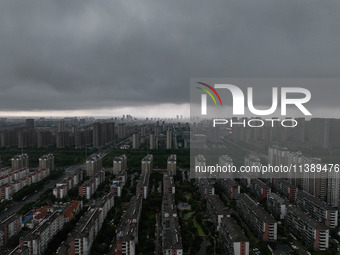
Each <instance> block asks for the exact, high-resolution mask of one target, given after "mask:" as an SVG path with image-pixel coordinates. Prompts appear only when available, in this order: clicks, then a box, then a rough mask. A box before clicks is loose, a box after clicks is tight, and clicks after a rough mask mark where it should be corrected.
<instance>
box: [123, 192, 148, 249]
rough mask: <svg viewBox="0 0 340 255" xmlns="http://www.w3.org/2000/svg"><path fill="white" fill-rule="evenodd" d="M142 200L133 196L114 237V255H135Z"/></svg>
mask: <svg viewBox="0 0 340 255" xmlns="http://www.w3.org/2000/svg"><path fill="white" fill-rule="evenodd" d="M142 203H143V199H142V197H141V196H133V197H132V198H131V200H130V203H129V207H128V209H127V211H126V214H125V215H123V217H122V219H121V222H120V224H119V226H118V227H117V236H116V255H121V254H123V255H135V254H136V244H138V226H139V219H140V215H141V211H142Z"/></svg>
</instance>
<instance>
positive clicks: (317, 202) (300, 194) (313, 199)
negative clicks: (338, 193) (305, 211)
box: [297, 190, 337, 211]
mask: <svg viewBox="0 0 340 255" xmlns="http://www.w3.org/2000/svg"><path fill="white" fill-rule="evenodd" d="M297 198H298V199H299V198H300V199H306V200H308V201H310V202H311V203H313V204H314V205H315V206H318V207H320V208H323V209H325V210H329V211H335V210H337V209H336V208H334V207H332V206H330V205H328V204H326V202H323V201H321V200H320V199H319V198H317V197H315V196H313V195H311V194H309V193H307V192H306V191H303V190H299V191H298V193H297Z"/></svg>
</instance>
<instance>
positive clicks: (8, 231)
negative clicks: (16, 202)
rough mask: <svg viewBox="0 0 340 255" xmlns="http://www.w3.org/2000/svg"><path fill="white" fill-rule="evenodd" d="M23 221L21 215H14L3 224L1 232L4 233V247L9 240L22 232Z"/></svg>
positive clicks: (0, 228) (0, 227)
mask: <svg viewBox="0 0 340 255" xmlns="http://www.w3.org/2000/svg"><path fill="white" fill-rule="evenodd" d="M21 221H22V217H21V215H18V214H12V215H10V216H8V217H7V218H6V219H4V220H3V221H2V222H1V225H0V230H1V231H2V236H3V244H4V245H5V244H7V242H8V240H9V239H10V238H11V237H12V236H14V235H16V234H18V233H19V232H20V231H21V229H22V224H21ZM0 235H1V234H0ZM0 242H1V240H0Z"/></svg>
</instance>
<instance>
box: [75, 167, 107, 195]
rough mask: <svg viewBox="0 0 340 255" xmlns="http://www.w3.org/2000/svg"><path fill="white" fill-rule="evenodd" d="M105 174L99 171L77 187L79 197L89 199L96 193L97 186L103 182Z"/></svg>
mask: <svg viewBox="0 0 340 255" xmlns="http://www.w3.org/2000/svg"><path fill="white" fill-rule="evenodd" d="M104 180H105V172H104V171H99V172H97V173H96V174H95V175H93V176H92V177H91V178H90V179H88V180H87V181H85V182H84V183H83V184H81V185H80V186H79V196H80V197H85V198H86V199H91V197H92V195H93V194H94V193H95V192H96V190H97V188H98V186H99V185H100V184H101V183H102V182H104Z"/></svg>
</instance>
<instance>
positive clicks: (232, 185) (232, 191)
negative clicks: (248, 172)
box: [219, 178, 241, 199]
mask: <svg viewBox="0 0 340 255" xmlns="http://www.w3.org/2000/svg"><path fill="white" fill-rule="evenodd" d="M219 185H220V187H221V189H222V190H223V192H224V193H225V194H226V195H227V197H228V198H230V199H237V198H238V196H239V195H240V193H241V187H240V185H239V184H238V183H237V182H236V181H235V180H233V179H231V178H226V179H220V180H219Z"/></svg>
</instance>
